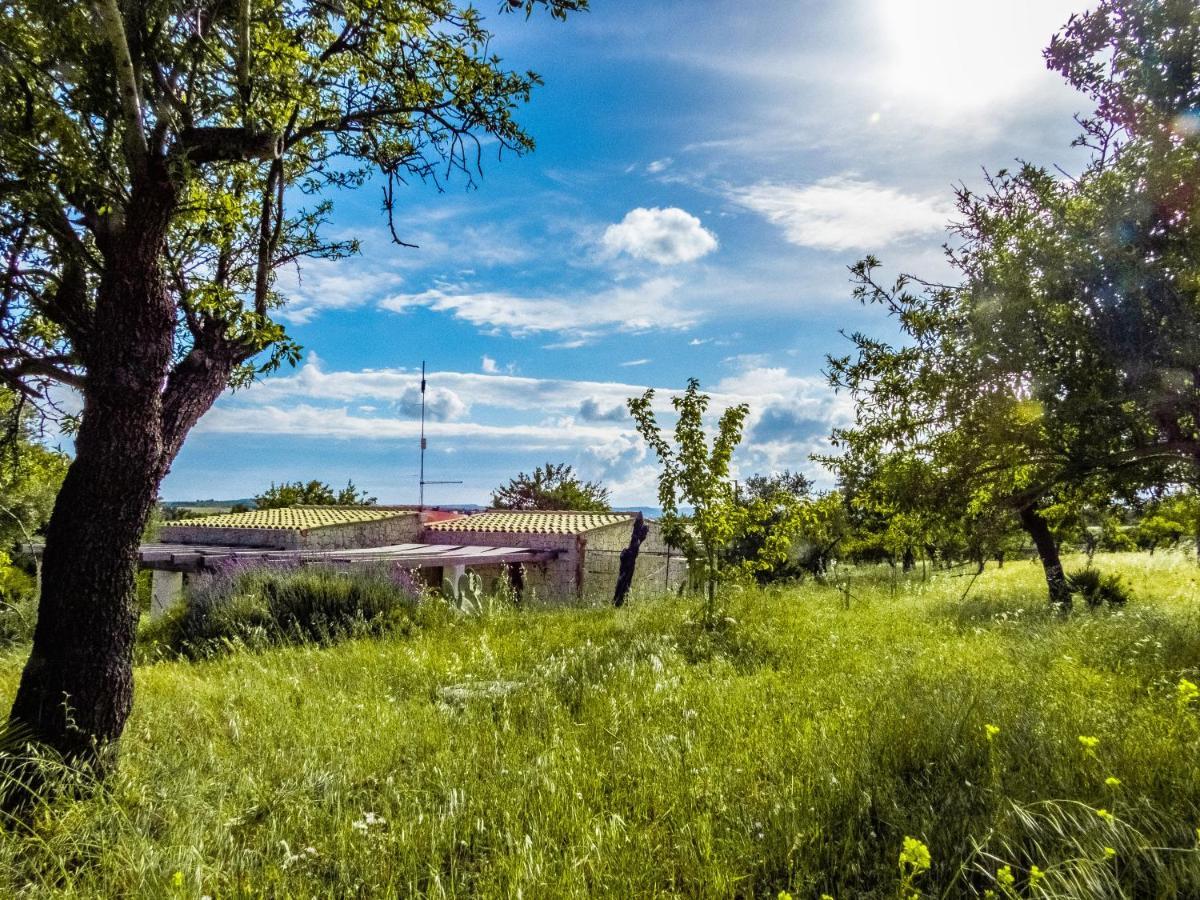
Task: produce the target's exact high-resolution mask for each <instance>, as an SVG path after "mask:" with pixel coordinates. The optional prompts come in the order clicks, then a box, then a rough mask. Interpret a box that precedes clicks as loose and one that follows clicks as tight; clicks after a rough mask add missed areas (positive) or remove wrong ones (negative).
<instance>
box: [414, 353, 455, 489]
mask: <svg viewBox="0 0 1200 900" xmlns="http://www.w3.org/2000/svg"><path fill="white" fill-rule="evenodd" d="M428 446H429V443H428V442H427V441H426V440H425V360H421V474H420V476H419V482H418V490H417V509H424V508H425V485H427V484H462V482H461V481H426V480H425V450H426V449H427V448H428Z"/></svg>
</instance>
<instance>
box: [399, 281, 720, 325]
mask: <svg viewBox="0 0 1200 900" xmlns="http://www.w3.org/2000/svg"><path fill="white" fill-rule="evenodd" d="M679 287H680V282H679V281H678V280H676V279H674V278H665V277H659V278H650V279H647V280H646V281H642V282H640V283H638V284H634V285H624V284H619V285H615V286H613V287H610V288H607V289H605V290H602V291H597V292H595V293H577V294H569V295H564V296H558V297H555V296H548V297H528V296H522V295H520V294H510V293H505V292H503V291H470V290H465V289H455V288H434V289H430V290H427V291H423V292H422V293H419V294H395V295H393V296H391V297H387V298H385V299H384V300H381V301H380V303H379V306H380V307H382V308H383V309H389V310H392V311H393V312H404V311H405V310H408V309H413V308H415V307H425V308H426V309H431V310H433V311H434V312H446V313H450V314H451V315H453V316H454V317H455V318H456V319H461V320H463V321H466V322H470V323H471V324H472V325H476V326H478V327H481V328H492V329H496V330H499V331H506V332H508V333H510V334H513V335H517V336H521V335H527V334H537V333H540V332H560V333H573V334H575V335H581V336H585V337H586V336H589V335H594V334H599V333H606V332H612V331H645V330H649V329H652V328H688V327H690V326H692V325H694V324H695V322H696V318H697V313H696V311H695V310H689V309H686V308H685V307H684V306H683V302H682V300H680V299H679V298H678V297H676V296H675V295H676V291H677V290H678V288H679Z"/></svg>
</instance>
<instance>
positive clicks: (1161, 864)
mask: <svg viewBox="0 0 1200 900" xmlns="http://www.w3.org/2000/svg"><path fill="white" fill-rule="evenodd" d="M1097 564H1098V565H1099V566H1100V567H1101V568H1103V569H1105V570H1109V571H1111V570H1120V571H1121V572H1123V573H1124V574H1125V575H1126V577H1127V579H1128V581H1129V583H1130V584H1131V586H1132V588H1133V591H1134V594H1135V600H1134V601H1133V602H1132V603H1131V604H1130V605H1129V606H1128V607H1126V608H1125V609H1124V610H1116V611H1114V610H1109V609H1102V610H1099V611H1097V612H1091V611H1088V610H1087V609H1080V610H1077V611H1076V613H1075V614H1074V615H1072V616H1071V617H1070V618H1068V619H1062V618H1060V617H1058V616H1055V615H1053V614H1051V613H1049V612H1047V611H1046V610H1045V609H1044V607H1043V603H1044V601H1043V599H1042V598H1043V596H1044V584H1043V583H1042V582H1041V577H1040V570H1039V569H1038V568H1037V567H1035V566H1034V565H1032V564H1030V563H1027V562H1020V563H1010V564H1009V565H1007V566H1006V567H1005V568H1004V569H1003V570H999V571H995V570H992V569H989V570H988V571H987V572H986V573H985V574H984V575H983V576H982V577H980V578H979V579H978V580H977V581H975V583H974V584H973V586H972V589H971V591H970V594H969V596H968V597H967V599H965V600H963V599H961V598H962V595H963V592H964V590H965V589H966V588H967V585H968V582H969V581H970V579H969V577H950V576H947V575H944V574H939V575H936V576H933V577H930V578H929V579H928V580H927V581H923V580H921V579H920V578H919V577H917V578H914V579H912V580H908V581H900V582H897V583H893V582H892V581H890V580H888V579H887V578H885V577H883V576H882V575H878V576H874V577H872V576H862V577H859V578H856V579H855V580H854V581H853V582H852V584H851V586H850V591H851V596H850V599H849V605H848V607H847V604H846V601H845V595H844V594H843V592H842V591H841V590H839V589H838V587H836V586H834V585H829V586H822V585H815V584H804V585H800V586H798V587H792V588H788V589H786V590H779V591H770V592H761V593H757V592H749V593H738V594H734V595H733V596H732V597H731V598H730V600H729V616H730V617H731V618H732V619H733V620H734V621H733V622H731V623H729V624H728V625H727V627H726V629H725V630H724V631H723V632H721V633H718V634H710V633H706V632H704V631H702V630H700V629H698V628H696V627H695V626H694V625H691V624H689V622H688V619H689V615H690V613H691V611H692V604H691V603H690V602H685V601H679V600H669V601H661V602H658V603H653V604H651V603H642V604H638V605H634V606H633V607H631V608H627V609H624V610H621V611H613V610H562V611H536V612H535V611H524V612H512V611H507V612H499V613H494V614H491V615H489V616H488V617H486V618H484V619H459V620H452V619H449V618H447V617H444V616H443V617H439V616H429V617H426V618H427V619H428V622H427V623H426V624H424V625H421V626H418V627H417V628H415V629H414V630H412V631H411V633H408V634H406V635H403V636H400V635H396V636H392V637H384V638H377V639H364V640H358V641H351V642H347V643H343V644H339V645H337V646H335V647H330V648H325V649H321V648H317V647H312V646H304V647H296V648H284V649H274V650H266V651H262V652H257V653H249V652H239V653H230V654H226V655H222V656H219V657H216V658H213V659H211V660H207V661H201V662H186V661H164V662H158V663H154V664H150V665H143V666H140V667H139V669H138V672H137V692H138V693H137V705H136V709H135V712H134V716H133V718H132V720H131V722H130V725H129V728H128V731H127V736H126V739H125V742H124V746H123V754H124V755H123V762H122V767H121V770H120V774H119V776H118V777H117V778H116V780H115V781H114V783H112V785H111V789H110V790H109V791H108V792H107V793H106V794H104V795H102V796H99V797H94V798H93V799H89V800H69V799H64V800H60V801H58V802H56V803H55V804H54V805H53V806H52V807H48V808H46V809H44V810H43V811H42V812H41V813H40V814H39V815H38V817H37V819H36V821H35V822H34V823H33V826H32V828H31V829H30V830H27V831H24V832H18V831H12V830H10V831H8V832H7V833H2V834H0V895H2V896H45V895H59V894H61V895H66V896H87V897H154V898H159V897H189V898H194V897H201V896H204V895H207V896H210V897H213V898H220V897H241V896H249V897H258V896H267V897H276V896H279V897H284V896H289V897H290V896H297V897H309V896H319V897H347V896H350V897H356V896H363V897H387V896H403V895H408V894H411V893H419V894H425V895H431V896H457V897H465V896H495V897H516V896H523V897H561V896H568V897H569V896H576V897H583V896H614V897H627V896H688V897H693V896H700V897H709V896H712V897H721V896H761V897H772V898H774V897H777V895H778V894H779V893H780V892H781V891H787V892H790V893H791V895H793V896H794V897H813V898H818V897H821V895H822V894H828V895H830V896H832V897H836V898H839V900H841V898H850V897H897V896H902V897H906V898H907V897H910V896H918V897H941V896H947V897H957V896H975V895H978V896H984V895H985V892H986V891H989V890H990V891H993V892H994V895H995V896H997V897H1005V896H1008V897H1015V896H1038V897H1106V896H1111V897H1120V896H1128V897H1175V896H1178V897H1195V896H1200V851H1198V849H1197V842H1198V840H1200V831H1198V830H1197V829H1198V828H1200V699H1196V698H1195V696H1194V693H1195V691H1194V689H1189V687H1188V685H1189V684H1191V683H1197V682H1200V602H1198V597H1200V593H1198V591H1197V582H1198V580H1200V573H1198V571H1197V569H1196V568H1195V565H1194V563H1192V562H1189V561H1188V560H1186V559H1185V558H1183V557H1182V556H1171V555H1162V554H1159V555H1157V556H1154V557H1147V556H1138V555H1128V556H1119V557H1099V558H1098V559H1097ZM21 661H22V654H21V651H20V650H19V649H14V650H13V651H10V652H9V653H8V654H7V655H6V656H5V657H3V658H2V659H0V694H2V695H3V696H2V697H0V701H2V702H4V703H5V704H7V702H8V701H9V699H10V698H11V695H12V692H13V689H14V687H15V684H16V679H17V676H18V673H19V669H20V664H21ZM906 838H914V839H916V840H919V841H920V842H921V843H922V844H923V845H924V846H925V847H927V848H928V851H929V862H930V865H929V868H928V869H927V870H925V868H924V860H923V853H922V848H921V847H920V846H918V845H916V844H914V843H912V842H911V841H910V842H909V848H910V849H909V851H908V853H907V856H906V859H907V860H908V862H907V863H902V862H901V859H900V857H901V853H902V850H903V848H904V845H905V839H906Z"/></svg>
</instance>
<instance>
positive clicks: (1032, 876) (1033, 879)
mask: <svg viewBox="0 0 1200 900" xmlns="http://www.w3.org/2000/svg"><path fill="white" fill-rule="evenodd" d="M1045 877H1046V873H1045V872H1043V871H1042V870H1041V869H1039V868H1038V867H1037V866H1030V867H1029V886H1030V887H1034V886H1036V885H1037V883H1038V882H1039V881H1041V880H1042V879H1043V878H1045Z"/></svg>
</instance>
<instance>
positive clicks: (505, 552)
mask: <svg viewBox="0 0 1200 900" xmlns="http://www.w3.org/2000/svg"><path fill="white" fill-rule="evenodd" d="M558 553H559V551H557V550H533V549H530V548H527V547H480V546H474V545H467V544H464V545H454V544H393V545H392V546H390V547H361V548H355V549H350V550H271V549H264V548H262V547H238V546H230V545H225V544H158V543H154V544H142V546H141V547H139V548H138V564H139V566H140V567H141V568H143V569H153V570H154V571H158V572H180V573H196V572H202V571H205V570H211V569H219V568H222V567H224V566H225V565H228V564H229V563H235V562H237V563H248V564H262V565H272V564H277V565H286V564H289V563H295V564H298V565H312V564H314V563H317V564H319V563H327V564H330V565H352V564H358V565H363V564H371V563H387V564H389V565H395V566H398V567H401V568H406V569H430V568H440V567H453V568H459V567H463V566H495V565H502V564H504V563H536V562H547V561H549V560H552V559H554V558H555V557H556V556H558Z"/></svg>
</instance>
